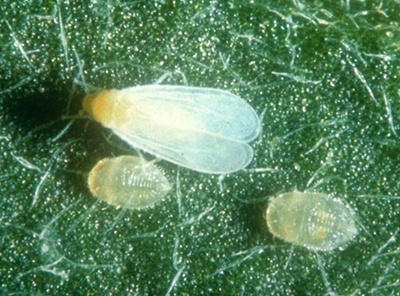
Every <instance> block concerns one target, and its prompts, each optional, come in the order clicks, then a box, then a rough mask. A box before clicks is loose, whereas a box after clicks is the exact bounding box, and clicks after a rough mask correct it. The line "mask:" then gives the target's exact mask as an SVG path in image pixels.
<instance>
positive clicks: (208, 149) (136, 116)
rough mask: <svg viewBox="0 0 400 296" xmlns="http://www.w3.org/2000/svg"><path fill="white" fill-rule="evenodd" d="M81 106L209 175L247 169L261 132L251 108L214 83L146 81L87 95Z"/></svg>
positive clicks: (130, 139) (141, 143) (129, 137)
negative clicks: (252, 143)
mask: <svg viewBox="0 0 400 296" xmlns="http://www.w3.org/2000/svg"><path fill="white" fill-rule="evenodd" d="M83 109H84V110H85V111H86V112H88V113H89V114H90V115H92V116H93V117H94V119H95V120H96V121H98V122H100V123H101V124H102V125H103V126H105V127H107V128H110V129H111V130H112V131H113V132H114V133H115V134H116V135H118V136H119V137H120V138H121V139H123V140H124V141H126V142H127V143H128V144H129V145H131V146H133V147H135V148H138V149H142V150H143V151H146V152H149V153H152V154H154V155H156V156H157V157H159V158H161V159H164V160H167V161H170V162H172V163H174V164H177V165H180V166H183V167H186V168H189V169H192V170H195V171H198V172H203V173H210V174H226V173H230V172H235V171H238V170H241V169H243V168H245V167H246V166H247V165H248V164H249V163H250V161H251V160H252V158H253V149H252V148H251V147H250V145H249V144H248V142H250V141H252V140H254V139H255V138H256V137H257V136H258V135H259V133H260V131H261V123H260V119H259V117H258V115H257V114H256V112H255V111H254V110H253V108H252V107H251V106H250V105H249V104H247V103H246V102H245V101H244V100H243V99H241V98H239V97H238V96H236V95H234V94H232V93H230V92H227V91H223V90H218V89H213V88H200V87H186V86H173V85H145V86H137V87H129V88H125V89H121V90H115V89H112V90H104V91H101V92H100V93H96V94H92V95H88V96H86V97H85V98H84V100H83Z"/></svg>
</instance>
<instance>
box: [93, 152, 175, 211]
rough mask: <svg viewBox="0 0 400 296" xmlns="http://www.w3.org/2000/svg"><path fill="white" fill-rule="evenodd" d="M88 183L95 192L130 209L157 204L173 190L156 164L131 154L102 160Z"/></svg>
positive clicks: (107, 200)
mask: <svg viewBox="0 0 400 296" xmlns="http://www.w3.org/2000/svg"><path fill="white" fill-rule="evenodd" d="M88 184H89V189H90V191H91V192H92V194H93V195H94V196H96V197H98V198H99V199H101V200H103V201H105V202H107V203H108V204H111V205H113V206H118V207H123V208H127V209H141V208H146V207H150V206H153V205H154V204H155V203H156V202H158V201H160V200H161V199H162V198H164V197H165V196H166V195H167V194H168V193H169V192H170V190H171V185H170V183H169V181H168V179H167V178H166V177H165V176H164V173H163V171H162V170H160V169H159V168H158V167H157V166H156V165H154V164H153V163H152V162H147V161H146V160H144V159H143V158H139V157H136V156H128V155H124V156H119V157H113V158H104V159H102V160H100V161H99V162H98V163H97V164H96V165H95V166H94V167H93V169H92V170H91V171H90V173H89V178H88Z"/></svg>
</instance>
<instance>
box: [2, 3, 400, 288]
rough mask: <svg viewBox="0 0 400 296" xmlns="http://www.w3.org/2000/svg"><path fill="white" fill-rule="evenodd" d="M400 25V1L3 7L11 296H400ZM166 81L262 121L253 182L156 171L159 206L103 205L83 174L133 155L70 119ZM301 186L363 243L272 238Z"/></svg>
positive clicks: (92, 126)
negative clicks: (345, 220)
mask: <svg viewBox="0 0 400 296" xmlns="http://www.w3.org/2000/svg"><path fill="white" fill-rule="evenodd" d="M399 14H400V2H399V1H398V0H393V1H385V0H384V1H381V0H379V1H374V0H372V1H358V0H357V1H350V0H347V1H346V0H342V1H298V0H293V1H261V0H260V1H258V0H255V1H246V0H232V1H162V0H160V1H114V0H108V1H106V0H98V1H89V0H88V1H83V0H82V1H61V0H59V1H45V0H43V1H34V0H32V1H22V0H20V1H11V0H8V1H7V0H6V1H4V0H3V1H2V2H1V5H0V45H1V51H0V102H1V105H0V152H1V153H0V169H1V170H0V196H1V200H0V284H1V285H0V294H4V295H5V294H13V295H28V294H29V295H55V294H58V295H106V294H107V295H167V294H169V295H187V294H190V295H255V294H261V295H318V294H319V295H321V294H332V295H333V294H338V295H399V293H400V284H399V278H400V271H399V270H400V266H399V260H400V258H399V256H400V240H399V238H400V233H399V226H400V209H399V208H400V197H399V188H400V185H399V163H400V156H399V155H400V140H399V135H400V129H399V124H400V118H399V114H400V102H399V100H400V90H399V85H400V72H399V69H400V68H399V61H400V57H399V52H400V41H399V40H400V27H399V25H400V22H399V18H398V17H399ZM160 77H164V78H165V79H166V80H165V81H164V82H163V83H168V84H180V85H183V84H186V83H187V84H188V85H191V86H207V87H215V88H220V89H227V90H230V91H232V92H233V93H235V94H237V95H239V96H241V97H242V98H244V99H245V100H247V101H248V102H249V103H250V104H251V105H252V106H253V107H254V108H255V109H256V111H257V113H258V114H260V115H261V114H264V116H263V120H262V122H263V132H262V138H260V139H259V140H257V141H255V142H254V143H253V147H254V149H255V158H254V160H253V162H252V163H251V165H250V167H249V169H253V170H247V171H246V170H244V171H240V172H237V173H234V174H230V175H228V176H226V177H225V178H223V179H222V178H220V177H219V176H216V175H207V174H200V173H197V172H194V171H189V170H186V169H183V168H178V167H177V166H175V165H173V164H170V163H167V162H165V161H160V162H159V163H158V166H159V167H161V168H162V169H163V170H165V173H166V175H167V176H168V178H169V180H170V182H171V183H173V184H174V189H173V191H172V192H171V194H170V195H169V196H168V197H167V198H166V200H165V201H163V202H160V203H158V204H157V205H156V206H155V207H154V208H151V209H147V210H142V211H124V210H121V209H117V208H114V207H111V206H108V205H107V204H105V203H103V202H101V201H98V200H96V199H95V198H93V197H92V195H91V194H90V192H89V190H88V188H87V185H86V178H87V173H88V172H89V171H90V169H91V168H92V167H93V166H94V164H95V163H96V162H97V161H98V160H100V159H101V158H104V157H109V156H116V155H122V154H135V151H134V150H133V149H131V148H129V147H128V146H127V145H125V144H124V143H123V142H122V141H120V140H119V139H118V138H116V137H115V136H112V133H111V132H110V131H109V130H107V129H105V128H103V127H101V126H100V125H99V124H97V123H95V122H93V121H91V120H89V119H86V118H84V119H75V120H73V121H71V119H65V118H64V119H61V117H62V116H63V115H75V114H77V113H78V112H79V110H80V104H81V101H82V98H83V96H84V95H85V93H88V92H92V91H93V90H94V89H95V88H97V89H107V88H108V89H109V88H123V87H127V86H133V85H142V84H150V83H154V82H155V81H157V80H158V79H159V78H160ZM145 157H146V158H147V159H152V156H151V155H147V154H145ZM268 169H271V170H268ZM294 189H297V190H300V191H304V190H309V191H318V192H324V193H328V194H330V195H332V196H335V197H340V198H341V199H343V200H344V201H345V202H346V203H348V204H349V205H351V207H352V208H353V209H354V211H355V213H356V217H357V219H358V221H359V228H360V231H359V235H358V236H357V237H356V238H355V239H354V240H353V241H351V242H350V243H349V244H348V245H346V246H343V248H342V249H341V250H335V251H332V252H318V253H315V252H313V251H311V250H307V249H305V248H301V247H293V246H292V245H290V244H288V243H285V242H283V241H281V240H279V239H276V238H274V237H273V236H272V235H271V234H270V233H269V232H268V229H267V227H266V225H265V224H266V223H265V218H264V212H265V209H266V206H267V203H268V199H269V198H270V197H271V196H275V195H277V194H279V193H281V192H287V191H291V190H294Z"/></svg>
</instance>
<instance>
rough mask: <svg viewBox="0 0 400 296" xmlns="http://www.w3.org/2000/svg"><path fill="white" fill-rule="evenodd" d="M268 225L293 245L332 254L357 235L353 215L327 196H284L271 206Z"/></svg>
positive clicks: (275, 233)
mask: <svg viewBox="0 0 400 296" xmlns="http://www.w3.org/2000/svg"><path fill="white" fill-rule="evenodd" d="M266 218H267V224H268V228H269V230H270V232H271V233H272V234H273V235H275V236H276V237H278V238H280V239H282V240H284V241H286V242H290V243H292V244H294V245H298V246H302V247H306V248H308V249H313V250H322V251H329V250H333V249H336V248H339V247H341V246H343V245H344V244H345V243H347V242H348V241H350V240H351V239H353V238H354V237H355V236H356V235H357V232H358V231H357V227H356V219H355V216H354V213H353V211H352V210H351V209H350V208H348V207H346V206H345V205H344V204H342V203H341V202H339V201H338V200H335V199H332V198H331V197H329V196H328V195H327V194H323V193H315V192H298V191H293V192H290V193H284V194H281V195H279V196H277V197H275V198H274V199H272V200H271V201H270V203H269V205H268V208H267V213H266Z"/></svg>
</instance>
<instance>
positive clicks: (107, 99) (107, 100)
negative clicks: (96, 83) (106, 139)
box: [82, 90, 115, 123]
mask: <svg viewBox="0 0 400 296" xmlns="http://www.w3.org/2000/svg"><path fill="white" fill-rule="evenodd" d="M114 104H115V101H114V99H113V90H103V91H101V92H98V93H94V94H90V95H87V96H85V97H84V98H83V102H82V108H83V110H84V111H86V112H87V113H89V114H90V115H91V116H93V118H94V119H95V120H96V121H97V122H100V123H104V122H105V121H107V120H108V119H109V118H110V116H112V110H113V106H114Z"/></svg>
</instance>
